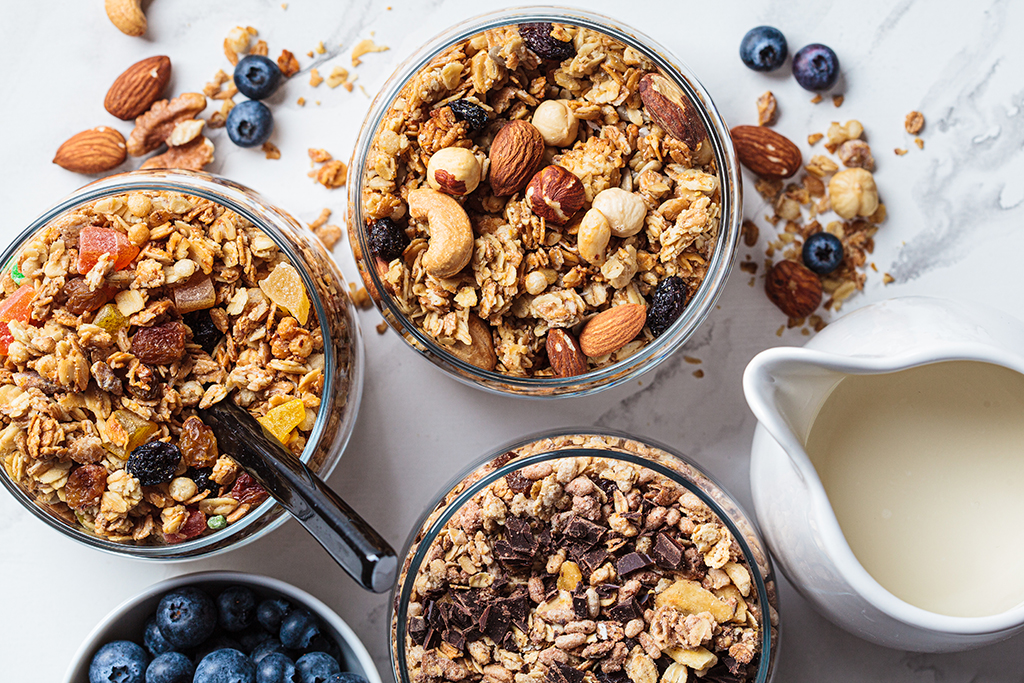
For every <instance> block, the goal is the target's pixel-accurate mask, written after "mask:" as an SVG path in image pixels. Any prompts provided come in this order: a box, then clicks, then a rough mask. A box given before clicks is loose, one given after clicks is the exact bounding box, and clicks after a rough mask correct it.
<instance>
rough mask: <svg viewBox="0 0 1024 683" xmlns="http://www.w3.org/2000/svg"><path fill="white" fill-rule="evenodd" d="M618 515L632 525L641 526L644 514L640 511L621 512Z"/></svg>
mask: <svg viewBox="0 0 1024 683" xmlns="http://www.w3.org/2000/svg"><path fill="white" fill-rule="evenodd" d="M619 517H622V518H623V519H624V520H626V521H627V522H629V523H630V524H632V525H633V526H643V521H644V514H643V513H642V512H623V513H622V514H621V515H619Z"/></svg>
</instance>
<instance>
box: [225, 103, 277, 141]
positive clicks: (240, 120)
mask: <svg viewBox="0 0 1024 683" xmlns="http://www.w3.org/2000/svg"><path fill="white" fill-rule="evenodd" d="M227 129H228V137H229V138H231V142H233V143H235V144H236V145H238V146H239V147H257V146H259V145H262V144H263V143H264V142H266V141H267V139H268V138H269V137H270V134H271V133H272V132H273V130H274V115H273V114H271V113H270V109H268V108H267V105H265V104H263V103H262V102H257V101H256V100H246V101H245V102H241V103H239V104H238V105H236V106H235V108H234V109H232V110H231V113H230V114H228V122H227Z"/></svg>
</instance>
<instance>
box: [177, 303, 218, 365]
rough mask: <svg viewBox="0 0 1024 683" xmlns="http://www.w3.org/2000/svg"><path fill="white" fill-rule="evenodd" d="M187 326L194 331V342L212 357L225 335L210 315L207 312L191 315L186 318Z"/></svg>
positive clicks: (197, 312)
mask: <svg viewBox="0 0 1024 683" xmlns="http://www.w3.org/2000/svg"><path fill="white" fill-rule="evenodd" d="M185 324H186V325H188V327H189V329H190V330H192V341H194V342H195V343H196V344H199V345H200V346H201V347H203V351H206V352H207V353H208V354H210V355H211V356H212V355H213V351H214V349H216V348H217V343H218V342H219V341H220V340H221V339H222V338H223V337H224V333H223V332H221V331H220V329H218V328H217V325H216V324H215V323H214V322H213V318H211V317H210V313H209V312H208V311H206V310H202V311H196V312H194V313H189V314H188V315H186V316H185Z"/></svg>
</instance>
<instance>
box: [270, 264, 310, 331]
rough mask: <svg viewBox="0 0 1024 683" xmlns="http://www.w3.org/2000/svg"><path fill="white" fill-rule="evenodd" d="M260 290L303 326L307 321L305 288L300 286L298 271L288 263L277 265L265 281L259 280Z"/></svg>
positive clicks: (300, 279) (307, 307) (307, 306)
mask: <svg viewBox="0 0 1024 683" xmlns="http://www.w3.org/2000/svg"><path fill="white" fill-rule="evenodd" d="M259 284H260V289H262V290H263V293H264V294H266V295H267V296H268V297H270V300H271V301H273V302H274V303H275V304H277V305H278V306H280V307H281V308H284V309H287V310H288V312H289V313H291V314H292V315H293V316H295V318H296V319H297V320H298V321H299V324H300V325H305V324H306V321H307V320H308V319H309V297H307V296H306V288H305V287H303V286H302V278H301V277H299V271H297V270H295V268H294V266H292V265H291V264H289V263H284V262H281V263H278V264H277V267H275V268H274V270H273V272H272V273H270V275H268V276H267V279H265V280H260V283H259Z"/></svg>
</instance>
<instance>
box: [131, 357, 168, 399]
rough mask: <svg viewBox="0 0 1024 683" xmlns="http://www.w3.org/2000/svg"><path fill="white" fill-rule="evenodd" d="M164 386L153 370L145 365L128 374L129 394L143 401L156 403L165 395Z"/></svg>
mask: <svg viewBox="0 0 1024 683" xmlns="http://www.w3.org/2000/svg"><path fill="white" fill-rule="evenodd" d="M162 386H163V385H162V384H161V383H160V380H158V379H157V378H156V373H155V372H153V368H151V367H150V366H148V365H145V364H144V363H139V365H138V366H137V367H136V368H135V369H134V371H133V372H130V373H128V393H129V394H131V395H132V396H134V397H135V398H137V399H139V400H142V401H155V400H156V399H158V398H160V396H161V395H162V394H163V392H162V391H161V387H162Z"/></svg>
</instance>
